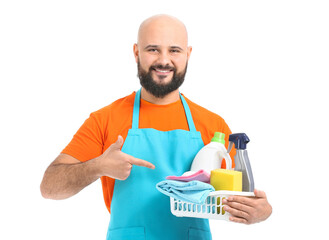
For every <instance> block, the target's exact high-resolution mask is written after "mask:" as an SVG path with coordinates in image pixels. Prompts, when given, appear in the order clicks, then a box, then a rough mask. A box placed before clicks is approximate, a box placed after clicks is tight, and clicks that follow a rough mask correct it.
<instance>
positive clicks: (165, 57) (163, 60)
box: [157, 51, 172, 66]
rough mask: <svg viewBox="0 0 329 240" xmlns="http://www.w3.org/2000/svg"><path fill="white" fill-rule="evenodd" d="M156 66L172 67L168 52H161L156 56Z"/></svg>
mask: <svg viewBox="0 0 329 240" xmlns="http://www.w3.org/2000/svg"><path fill="white" fill-rule="evenodd" d="M157 64H161V65H162V66H167V65H169V66H172V64H171V58H170V54H169V52H167V51H162V52H161V53H160V54H159V55H158V59H157Z"/></svg>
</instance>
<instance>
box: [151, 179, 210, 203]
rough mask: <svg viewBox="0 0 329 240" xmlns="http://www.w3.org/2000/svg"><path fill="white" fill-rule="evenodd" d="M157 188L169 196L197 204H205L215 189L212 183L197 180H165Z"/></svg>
mask: <svg viewBox="0 0 329 240" xmlns="http://www.w3.org/2000/svg"><path fill="white" fill-rule="evenodd" d="M156 188H157V189H158V190H159V191H160V192H161V193H163V194H165V195H167V196H169V197H173V198H175V199H177V200H181V201H184V202H191V203H196V204H204V203H205V201H206V198H207V196H208V194H209V193H210V192H212V191H215V189H214V187H213V186H211V185H210V184H208V183H204V182H200V181H196V180H195V181H190V182H181V181H175V180H165V181H162V182H159V183H158V184H157V185H156Z"/></svg>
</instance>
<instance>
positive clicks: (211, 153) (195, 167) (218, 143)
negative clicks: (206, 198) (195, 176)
mask: <svg viewBox="0 0 329 240" xmlns="http://www.w3.org/2000/svg"><path fill="white" fill-rule="evenodd" d="M224 144H225V134H224V133H221V132H215V135H214V137H213V138H212V139H211V142H210V143H209V144H207V145H206V146H204V147H203V148H202V149H201V150H200V151H199V152H198V153H197V155H196V156H195V158H194V160H193V162H192V166H191V172H197V171H199V170H201V169H203V170H204V171H206V172H207V173H209V174H210V172H211V171H212V170H214V169H218V168H221V165H222V159H223V158H224V159H225V161H226V169H232V159H231V157H230V155H229V154H228V153H227V150H226V148H225V145H224Z"/></svg>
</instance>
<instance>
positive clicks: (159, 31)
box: [137, 14, 188, 46]
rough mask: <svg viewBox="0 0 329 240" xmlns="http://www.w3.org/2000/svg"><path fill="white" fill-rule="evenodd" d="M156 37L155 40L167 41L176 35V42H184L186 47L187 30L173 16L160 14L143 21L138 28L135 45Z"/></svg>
mask: <svg viewBox="0 0 329 240" xmlns="http://www.w3.org/2000/svg"><path fill="white" fill-rule="evenodd" d="M156 35H157V39H160V38H164V39H168V38H169V37H172V36H174V35H176V36H177V40H179V41H181V42H184V43H185V45H186V46H187V43H188V37H187V30H186V27H185V25H184V23H182V22H181V21H180V20H179V19H177V18H175V17H173V16H169V15H165V14H161V15H155V16H152V17H150V18H148V19H146V20H145V21H143V22H142V24H141V25H140V27H139V31H138V39H137V44H139V43H140V42H142V41H144V40H145V38H148V37H155V36H156Z"/></svg>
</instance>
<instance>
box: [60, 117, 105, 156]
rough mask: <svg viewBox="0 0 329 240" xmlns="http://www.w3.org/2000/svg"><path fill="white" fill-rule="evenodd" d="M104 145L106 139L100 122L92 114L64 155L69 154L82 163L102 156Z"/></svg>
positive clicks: (65, 149) (66, 148)
mask: <svg viewBox="0 0 329 240" xmlns="http://www.w3.org/2000/svg"><path fill="white" fill-rule="evenodd" d="M103 145H104V137H103V133H102V130H101V124H100V120H99V119H97V117H96V116H95V114H94V113H92V114H90V117H89V118H88V119H87V120H86V121H85V122H84V123H83V124H82V126H81V127H80V128H79V130H78V131H77V132H76V134H75V135H74V136H73V138H72V140H71V142H70V143H69V144H68V145H67V146H66V147H65V148H64V150H63V151H62V153H65V154H68V155H70V156H72V157H74V158H76V159H78V160H79V161H81V162H85V161H88V160H90V159H93V158H95V157H98V156H100V155H101V154H102V151H103Z"/></svg>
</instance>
